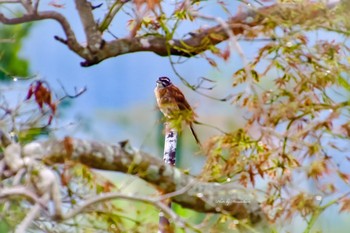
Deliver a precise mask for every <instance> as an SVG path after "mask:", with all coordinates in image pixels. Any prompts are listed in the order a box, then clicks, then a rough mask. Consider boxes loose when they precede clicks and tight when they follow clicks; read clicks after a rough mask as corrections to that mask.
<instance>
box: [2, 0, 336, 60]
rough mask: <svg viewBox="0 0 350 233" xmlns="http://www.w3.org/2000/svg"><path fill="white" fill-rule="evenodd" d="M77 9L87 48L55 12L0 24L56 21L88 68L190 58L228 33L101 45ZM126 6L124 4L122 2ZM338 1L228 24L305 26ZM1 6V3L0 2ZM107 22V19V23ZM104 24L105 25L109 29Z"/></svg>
mask: <svg viewBox="0 0 350 233" xmlns="http://www.w3.org/2000/svg"><path fill="white" fill-rule="evenodd" d="M75 2H76V7H77V10H78V13H79V15H80V18H81V21H82V23H83V26H84V30H85V33H86V37H87V42H88V48H89V49H86V48H84V47H82V46H81V45H79V44H78V43H77V41H76V38H75V36H74V33H73V31H72V30H71V28H70V26H69V24H68V22H67V21H66V19H65V18H64V17H63V16H62V15H60V14H59V13H57V12H51V11H49V12H39V13H35V14H30V15H24V16H22V17H19V18H14V19H8V18H6V17H5V16H4V15H3V14H0V22H2V23H4V24H19V23H25V22H30V21H36V20H43V19H54V20H56V21H58V22H59V23H60V24H61V25H62V28H63V30H64V31H65V33H66V35H67V41H64V40H62V39H60V41H62V42H64V43H65V44H67V45H68V46H69V48H70V49H71V50H72V51H74V52H75V53H77V54H78V55H79V56H81V57H82V58H84V59H85V61H84V62H82V63H81V65H82V66H91V65H94V64H97V63H99V62H101V61H103V60H105V59H108V58H110V57H116V56H120V55H123V54H127V53H133V52H140V51H149V52H154V53H156V54H158V55H160V56H168V55H176V56H185V57H191V56H194V55H196V54H199V53H202V52H204V51H206V50H208V49H209V48H210V47H211V46H213V45H216V44H218V43H221V42H222V41H225V40H227V39H228V35H227V29H225V28H224V27H223V26H222V24H219V25H217V26H214V27H211V28H208V29H205V30H197V31H194V32H190V33H188V35H190V36H189V37H188V38H186V39H173V40H170V41H169V40H167V39H166V38H165V37H163V36H158V37H155V36H142V37H136V38H121V39H116V40H113V41H110V42H104V41H103V40H102V38H101V32H100V30H99V28H98V26H97V24H96V22H95V21H94V19H93V14H92V8H91V6H90V4H89V3H88V2H87V1H86V0H76V1H75ZM122 2H126V0H124V1H122ZM340 2H341V1H340V0H331V1H328V2H327V4H322V3H314V2H309V1H307V2H304V1H302V2H301V3H296V4H275V5H272V6H267V7H262V8H259V9H251V10H249V11H246V12H240V13H238V14H237V15H236V16H234V17H232V18H230V19H229V20H228V22H227V25H229V27H230V29H231V30H232V32H233V34H235V35H240V34H244V33H245V32H246V31H249V30H253V29H252V28H253V27H255V26H258V25H260V26H267V27H269V30H271V29H273V28H274V27H277V26H278V25H280V24H283V23H285V22H288V23H290V24H291V25H298V24H304V23H305V21H307V20H311V19H315V18H321V17H325V16H327V14H328V13H327V10H329V9H331V8H334V7H335V6H337V5H338V4H339V3H340ZM0 3H1V2H0ZM301 16H302V17H301ZM109 22H110V19H108V23H109ZM108 23H107V25H108Z"/></svg>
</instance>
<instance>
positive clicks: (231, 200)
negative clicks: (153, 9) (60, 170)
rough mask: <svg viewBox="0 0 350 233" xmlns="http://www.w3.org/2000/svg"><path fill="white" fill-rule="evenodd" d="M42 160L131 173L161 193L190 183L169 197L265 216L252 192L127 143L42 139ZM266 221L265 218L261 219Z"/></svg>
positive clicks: (202, 207)
mask: <svg viewBox="0 0 350 233" xmlns="http://www.w3.org/2000/svg"><path fill="white" fill-rule="evenodd" d="M41 145H42V147H43V148H44V151H45V153H44V154H45V156H44V158H43V159H44V160H45V161H48V162H51V163H52V162H54V163H57V162H58V163H62V162H64V161H65V160H67V159H70V160H74V161H78V162H81V163H83V164H85V165H87V166H89V167H92V168H97V169H103V170H110V171H119V172H123V173H128V172H129V173H131V174H132V175H136V176H138V177H140V178H141V179H144V180H145V181H147V182H149V183H152V184H154V185H155V186H157V187H158V188H159V189H162V190H163V191H164V193H170V192H174V191H176V190H179V189H184V187H188V184H191V185H192V186H191V187H190V188H188V189H186V191H185V192H184V193H182V194H180V195H178V196H175V197H172V201H174V202H177V203H178V204H180V205H182V206H184V207H188V208H191V209H193V210H197V211H201V212H225V213H229V214H231V215H233V216H234V217H236V218H237V219H250V220H251V221H252V223H258V222H261V221H262V220H265V215H264V213H263V212H262V210H261V208H260V206H259V204H258V203H257V202H256V201H255V200H254V197H253V196H252V194H251V192H249V191H248V190H245V189H243V188H239V187H238V186H235V185H232V184H218V183H206V182H200V181H197V180H195V178H193V177H191V176H189V175H186V174H183V173H182V172H180V171H179V170H178V169H176V168H174V167H173V166H171V165H167V164H164V162H163V161H162V160H161V159H159V158H156V157H153V156H151V155H149V154H147V153H144V152H139V151H133V150H132V149H127V148H128V145H106V144H103V143H96V142H89V141H84V140H78V139H72V138H66V139H65V140H63V141H57V140H50V141H47V142H42V143H41ZM262 222H265V221H262Z"/></svg>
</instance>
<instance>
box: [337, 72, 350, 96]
mask: <svg viewBox="0 0 350 233" xmlns="http://www.w3.org/2000/svg"><path fill="white" fill-rule="evenodd" d="M338 83H339V85H340V86H342V87H344V89H345V90H347V91H349V92H350V83H349V82H348V80H346V79H345V78H343V77H342V76H339V77H338Z"/></svg>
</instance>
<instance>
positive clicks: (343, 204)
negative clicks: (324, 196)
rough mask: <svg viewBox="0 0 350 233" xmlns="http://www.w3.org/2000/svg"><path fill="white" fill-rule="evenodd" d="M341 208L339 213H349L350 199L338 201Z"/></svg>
mask: <svg viewBox="0 0 350 233" xmlns="http://www.w3.org/2000/svg"><path fill="white" fill-rule="evenodd" d="M340 203H341V207H340V210H339V212H345V211H346V212H350V198H344V199H343V200H341V201H340Z"/></svg>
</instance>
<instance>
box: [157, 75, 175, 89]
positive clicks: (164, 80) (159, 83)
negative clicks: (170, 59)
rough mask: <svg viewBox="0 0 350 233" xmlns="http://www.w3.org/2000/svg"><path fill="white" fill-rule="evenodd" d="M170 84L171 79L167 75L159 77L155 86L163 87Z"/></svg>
mask: <svg viewBox="0 0 350 233" xmlns="http://www.w3.org/2000/svg"><path fill="white" fill-rule="evenodd" d="M171 84H172V83H171V80H170V78H168V77H160V78H159V79H158V80H157V87H160V88H164V87H167V86H170V85H171Z"/></svg>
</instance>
